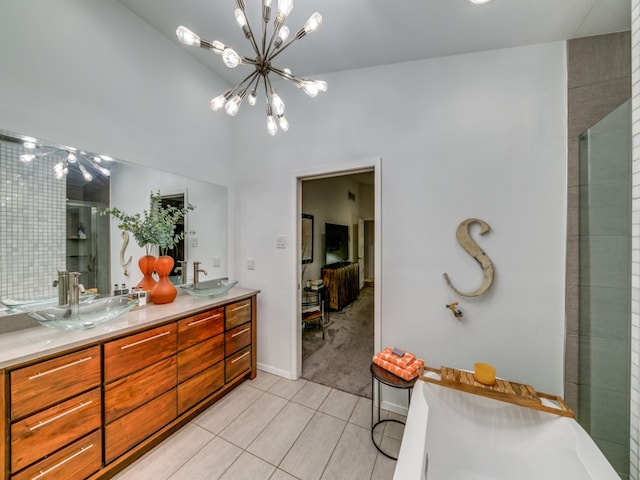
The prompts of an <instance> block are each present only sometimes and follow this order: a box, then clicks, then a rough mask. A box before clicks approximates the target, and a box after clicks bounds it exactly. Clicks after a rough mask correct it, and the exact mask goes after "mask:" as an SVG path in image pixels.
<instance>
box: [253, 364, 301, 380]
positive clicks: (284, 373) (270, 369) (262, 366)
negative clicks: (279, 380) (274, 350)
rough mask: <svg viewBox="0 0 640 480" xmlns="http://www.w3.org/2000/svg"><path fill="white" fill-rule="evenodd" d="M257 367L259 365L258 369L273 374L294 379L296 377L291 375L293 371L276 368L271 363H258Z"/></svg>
mask: <svg viewBox="0 0 640 480" xmlns="http://www.w3.org/2000/svg"><path fill="white" fill-rule="evenodd" d="M257 367H258V370H261V371H263V372H266V373H271V374H273V375H277V376H279V377H283V378H286V379H287V380H294V378H293V376H292V375H291V373H290V372H287V371H286V370H281V369H279V368H275V367H272V366H270V365H265V364H263V363H258V365H257Z"/></svg>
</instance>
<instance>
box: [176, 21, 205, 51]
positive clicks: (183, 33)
mask: <svg viewBox="0 0 640 480" xmlns="http://www.w3.org/2000/svg"><path fill="white" fill-rule="evenodd" d="M176 35H177V36H178V40H180V41H181V42H182V43H184V44H185V45H192V46H196V47H199V46H200V37H199V36H198V35H196V34H195V33H193V32H192V31H191V30H189V29H188V28H187V27H183V26H182V25H180V26H179V27H178V28H177V29H176Z"/></svg>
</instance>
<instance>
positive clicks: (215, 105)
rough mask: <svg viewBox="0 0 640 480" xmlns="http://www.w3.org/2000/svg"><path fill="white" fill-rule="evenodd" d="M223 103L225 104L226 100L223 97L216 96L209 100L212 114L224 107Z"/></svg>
mask: <svg viewBox="0 0 640 480" xmlns="http://www.w3.org/2000/svg"><path fill="white" fill-rule="evenodd" d="M225 103H227V99H226V98H225V97H224V95H218V96H217V97H216V98H214V99H213V100H211V109H212V110H213V111H214V112H217V111H218V110H220V109H221V108H222V107H224V104H225Z"/></svg>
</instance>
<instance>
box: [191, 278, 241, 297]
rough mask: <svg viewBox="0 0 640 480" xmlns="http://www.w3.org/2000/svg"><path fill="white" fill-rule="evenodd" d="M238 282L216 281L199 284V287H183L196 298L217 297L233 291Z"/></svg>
mask: <svg viewBox="0 0 640 480" xmlns="http://www.w3.org/2000/svg"><path fill="white" fill-rule="evenodd" d="M236 283H238V282H237V281H235V282H230V281H229V280H227V279H220V278H218V279H216V280H208V281H206V282H199V283H198V285H197V286H194V285H193V284H191V285H182V287H181V288H183V289H184V290H185V291H186V292H187V293H188V294H190V295H194V296H196V297H217V296H218V295H222V294H225V293H227V292H228V291H229V290H231V289H232V288H233V287H234V286H235V285H236Z"/></svg>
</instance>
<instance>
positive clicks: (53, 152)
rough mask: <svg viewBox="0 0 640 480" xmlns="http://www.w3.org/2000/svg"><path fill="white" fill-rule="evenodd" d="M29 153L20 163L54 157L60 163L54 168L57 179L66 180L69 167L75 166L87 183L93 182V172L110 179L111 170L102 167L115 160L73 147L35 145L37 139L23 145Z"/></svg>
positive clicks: (21, 158)
mask: <svg viewBox="0 0 640 480" xmlns="http://www.w3.org/2000/svg"><path fill="white" fill-rule="evenodd" d="M22 146H23V148H24V149H25V150H26V152H27V153H23V154H22V155H20V157H19V158H20V161H21V162H24V163H29V162H32V161H33V160H35V159H36V158H44V157H49V156H51V157H54V158H56V159H57V160H58V161H57V163H56V164H55V165H54V167H53V173H54V175H55V177H56V178H57V179H59V180H60V179H62V178H64V177H65V176H66V175H67V174H68V173H69V167H70V166H72V165H75V167H76V168H77V169H78V170H80V173H81V174H82V176H83V177H84V179H85V180H86V181H87V182H91V181H92V180H93V175H92V174H91V171H96V172H99V173H100V174H101V175H103V176H105V177H108V176H110V175H111V172H110V171H109V169H107V168H105V167H104V166H102V165H101V164H102V162H103V161H111V160H113V159H112V158H111V157H107V156H106V155H94V154H91V153H87V152H85V151H84V150H78V149H77V148H73V147H64V148H55V147H47V146H43V145H39V144H37V143H35V139H33V140H32V139H27V140H25V142H24V143H23V144H22Z"/></svg>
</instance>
